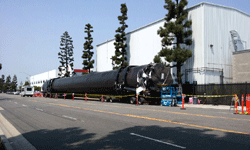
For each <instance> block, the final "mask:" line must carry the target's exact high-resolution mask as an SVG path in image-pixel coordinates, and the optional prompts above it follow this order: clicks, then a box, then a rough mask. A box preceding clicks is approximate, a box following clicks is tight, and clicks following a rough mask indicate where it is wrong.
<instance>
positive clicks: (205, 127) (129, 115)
mask: <svg viewBox="0 0 250 150" xmlns="http://www.w3.org/2000/svg"><path fill="white" fill-rule="evenodd" d="M40 103H45V104H51V105H57V106H62V107H69V108H76V109H84V110H89V111H95V112H101V113H108V114H114V115H120V116H127V117H134V118H141V119H147V120H153V121H159V122H167V123H172V124H179V125H183V126H190V127H196V128H202V129H211V130H216V131H222V132H229V133H237V134H244V135H250V133H246V132H238V131H233V130H226V129H219V128H213V127H207V126H200V125H194V124H188V123H181V122H174V121H170V120H164V119H157V118H151V117H144V116H137V115H131V114H120V113H115V112H109V111H103V110H97V109H90V108H83V107H75V106H68V105H64V104H55V103H46V102H40Z"/></svg>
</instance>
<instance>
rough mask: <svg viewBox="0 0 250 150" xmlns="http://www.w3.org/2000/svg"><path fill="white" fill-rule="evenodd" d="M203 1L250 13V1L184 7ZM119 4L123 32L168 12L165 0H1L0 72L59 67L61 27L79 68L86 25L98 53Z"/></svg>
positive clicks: (25, 73)
mask: <svg viewBox="0 0 250 150" xmlns="http://www.w3.org/2000/svg"><path fill="white" fill-rule="evenodd" d="M201 2H208V3H213V4H218V5H223V6H227V7H233V8H236V9H238V10H241V11H243V12H245V13H247V14H250V0H209V1H204V0H203V1H202V0H189V3H188V6H187V7H191V6H194V5H196V4H198V3H201ZM122 3H126V5H127V8H128V13H127V15H128V20H126V23H127V25H128V28H127V29H126V32H130V31H133V30H135V29H137V28H139V27H142V26H145V25H147V24H149V23H152V22H154V21H156V20H159V19H162V18H164V16H165V14H166V13H167V10H165V9H164V8H163V5H164V4H165V0H42V1H41V0H0V63H2V70H0V76H1V75H2V74H4V75H5V78H6V77H7V76H8V75H10V76H11V79H12V78H13V76H14V74H15V75H16V76H17V80H18V84H20V82H21V81H22V82H23V83H24V82H25V81H27V79H28V78H29V77H30V76H32V75H36V74H39V73H43V72H46V71H50V70H53V69H57V68H58V66H59V65H60V64H59V59H58V52H59V51H60V49H59V47H60V37H61V35H63V33H64V32H65V31H68V33H69V35H70V36H71V37H72V40H73V46H74V55H73V57H74V69H82V67H83V65H82V62H83V59H82V58H81V56H82V51H83V43H84V42H85V40H84V37H86V33H84V27H85V25H86V24H88V23H90V24H91V25H92V26H93V30H94V32H93V33H92V37H93V40H94V42H93V44H92V45H93V46H94V53H96V45H98V44H100V43H102V42H105V41H106V40H110V39H113V38H114V35H115V34H116V33H115V30H116V29H117V28H118V27H119V26H120V24H119V22H118V19H117V17H118V16H119V15H121V13H120V7H121V6H120V5H121V4H122ZM94 59H96V55H94Z"/></svg>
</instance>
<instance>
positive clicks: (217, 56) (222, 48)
mask: <svg viewBox="0 0 250 150" xmlns="http://www.w3.org/2000/svg"><path fill="white" fill-rule="evenodd" d="M204 9H205V10H204V12H205V13H204V18H205V24H204V25H205V26H204V30H205V37H204V42H205V45H204V51H205V56H206V57H205V58H204V60H205V66H206V67H209V68H220V69H223V72H224V83H226V82H232V49H231V48H230V42H231V41H232V39H231V35H230V31H231V30H236V31H237V32H238V34H239V35H240V37H241V40H243V41H246V48H249V46H250V45H249V42H250V40H249V35H250V28H249V25H250V16H249V15H247V14H245V13H243V12H240V11H238V10H236V9H234V8H228V7H222V6H218V5H213V4H205V5H204ZM211 44H212V45H213V47H212V48H211V47H210V45H211ZM231 44H232V43H231ZM215 74H217V75H215ZM219 79H220V78H219V77H218V72H217V73H216V72H215V73H214V75H212V74H211V73H209V74H208V75H207V77H206V81H204V82H205V83H219V82H220V80H219Z"/></svg>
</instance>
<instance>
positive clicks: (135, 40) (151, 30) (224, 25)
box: [97, 2, 250, 84]
mask: <svg viewBox="0 0 250 150" xmlns="http://www.w3.org/2000/svg"><path fill="white" fill-rule="evenodd" d="M187 10H188V19H191V20H192V26H191V29H192V31H193V34H192V37H191V38H192V40H193V44H192V45H191V46H187V47H186V48H188V49H191V50H192V52H193V56H192V57H191V58H189V59H188V60H187V61H186V62H185V63H184V65H183V66H182V74H184V75H183V77H182V79H183V82H184V81H188V82H190V83H192V82H193V81H197V83H198V84H207V83H221V81H222V80H221V77H223V76H224V79H223V81H224V83H227V82H232V52H233V51H234V49H233V46H232V39H231V35H230V31H231V30H237V32H238V34H239V35H240V36H241V39H242V40H243V41H245V48H250V28H249V27H248V26H249V24H250V15H248V14H246V13H244V12H241V11H239V10H237V9H235V8H229V7H224V6H219V5H215V4H210V3H206V2H202V3H200V4H197V5H195V6H193V7H190V8H188V9H187ZM164 22H165V20H164V19H161V20H158V21H156V22H153V23H151V24H149V25H146V26H144V27H141V28H139V29H137V30H134V31H132V32H129V33H127V44H128V50H127V53H128V62H129V64H130V65H144V64H148V63H150V62H153V58H154V56H155V55H156V54H157V53H158V52H159V51H160V50H161V48H162V47H161V38H160V37H159V35H158V34H157V30H158V29H159V27H161V26H163V24H164ZM113 43H114V39H112V40H109V41H106V42H104V43H101V44H99V45H97V71H107V70H112V61H111V59H110V58H111V57H112V56H114V52H115V49H114V44H113ZM210 45H211V46H210ZM188 69H189V70H188ZM222 72H223V74H222ZM172 73H173V74H172V76H173V77H174V78H176V68H173V69H172Z"/></svg>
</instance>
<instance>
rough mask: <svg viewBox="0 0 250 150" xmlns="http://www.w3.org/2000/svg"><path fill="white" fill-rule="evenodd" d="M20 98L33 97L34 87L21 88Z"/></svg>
mask: <svg viewBox="0 0 250 150" xmlns="http://www.w3.org/2000/svg"><path fill="white" fill-rule="evenodd" d="M20 95H21V97H25V96H27V97H28V96H30V97H31V96H33V95H34V87H32V86H23V87H22V90H21V93H20Z"/></svg>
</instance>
